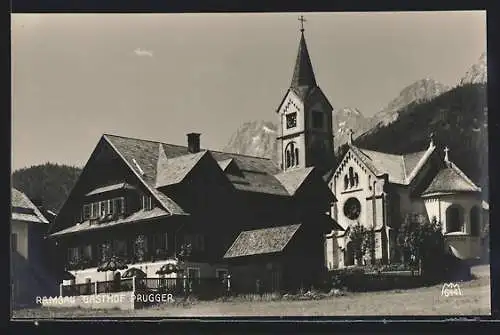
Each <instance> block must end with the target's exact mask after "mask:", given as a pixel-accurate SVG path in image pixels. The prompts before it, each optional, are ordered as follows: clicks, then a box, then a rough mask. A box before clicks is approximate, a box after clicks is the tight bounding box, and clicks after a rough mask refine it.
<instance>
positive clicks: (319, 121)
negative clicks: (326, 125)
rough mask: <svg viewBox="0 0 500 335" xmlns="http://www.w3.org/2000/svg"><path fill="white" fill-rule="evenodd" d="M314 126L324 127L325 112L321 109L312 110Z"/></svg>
mask: <svg viewBox="0 0 500 335" xmlns="http://www.w3.org/2000/svg"><path fill="white" fill-rule="evenodd" d="M312 126H313V128H323V113H321V112H319V111H313V112H312Z"/></svg>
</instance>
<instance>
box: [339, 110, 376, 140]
mask: <svg viewBox="0 0 500 335" xmlns="http://www.w3.org/2000/svg"><path fill="white" fill-rule="evenodd" d="M332 126H333V135H334V136H335V138H334V146H335V149H338V147H340V146H341V145H342V144H344V143H347V140H348V136H349V133H348V130H349V129H351V130H352V131H353V132H354V136H355V137H356V136H357V135H360V134H362V133H364V132H365V131H367V130H368V129H369V126H370V120H369V119H368V118H366V117H365V116H364V115H363V114H362V113H361V112H360V111H359V109H357V108H351V107H344V108H341V109H338V110H334V111H333V120H332Z"/></svg>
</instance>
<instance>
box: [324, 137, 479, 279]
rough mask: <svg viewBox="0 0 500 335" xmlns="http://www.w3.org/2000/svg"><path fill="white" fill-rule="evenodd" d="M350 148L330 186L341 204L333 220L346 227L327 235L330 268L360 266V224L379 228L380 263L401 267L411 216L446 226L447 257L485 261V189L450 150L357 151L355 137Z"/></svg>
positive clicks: (378, 252) (378, 256) (378, 248)
mask: <svg viewBox="0 0 500 335" xmlns="http://www.w3.org/2000/svg"><path fill="white" fill-rule="evenodd" d="M348 146H349V149H348V151H347V153H346V154H345V156H344V158H343V159H342V161H341V162H340V164H339V165H338V167H337V169H336V170H335V173H334V174H333V178H332V180H331V181H330V187H331V189H332V192H333V193H335V195H336V197H337V199H338V202H337V203H335V204H334V206H333V208H332V215H333V218H334V219H335V220H336V221H337V222H338V223H339V225H340V226H342V228H343V230H340V231H332V233H331V234H329V235H327V251H326V253H327V265H328V267H329V268H330V269H333V268H339V267H345V266H350V265H354V264H355V262H356V260H355V257H354V252H355V251H354V250H353V246H352V244H351V241H350V237H349V233H350V230H351V227H352V226H353V225H357V224H361V225H363V226H364V227H365V229H367V230H370V229H374V231H375V259H376V260H379V261H381V262H383V263H386V264H387V263H391V262H400V261H401V257H402V255H401V254H400V253H399V250H398V248H397V246H396V235H397V229H398V228H399V227H400V225H401V223H402V222H403V220H404V219H405V217H406V216H407V215H412V214H420V215H421V216H422V217H424V218H426V219H427V220H432V219H433V218H434V217H435V218H436V219H437V221H438V222H440V223H441V225H442V229H443V234H444V235H445V242H446V248H447V252H448V253H450V254H452V255H454V256H455V257H457V258H459V259H461V260H472V259H476V258H478V257H481V256H482V255H481V248H480V247H481V240H482V239H483V238H484V236H483V237H481V231H482V227H483V226H484V225H485V222H484V220H485V219H486V218H487V212H485V210H484V209H483V207H484V206H482V199H481V189H480V188H479V187H478V186H476V185H475V184H474V183H473V182H472V181H471V180H470V179H469V178H468V177H467V176H466V175H465V174H464V173H463V172H462V171H461V170H460V169H459V168H458V167H457V166H456V165H455V164H454V163H453V162H451V161H450V160H449V156H448V151H449V150H448V149H447V148H445V149H444V150H445V155H444V159H443V157H442V155H440V154H439V152H438V150H437V149H436V146H435V145H434V143H433V141H432V140H431V142H430V144H429V146H428V148H427V149H426V150H423V151H420V152H414V153H408V154H401V155H394V154H388V153H384V152H378V151H373V150H366V149H363V148H359V147H357V146H356V145H354V144H353V141H352V132H351V138H350V141H349V143H348ZM369 258H370V256H369V255H366V259H365V261H366V262H370V260H369Z"/></svg>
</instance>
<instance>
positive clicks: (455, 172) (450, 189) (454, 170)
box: [422, 162, 481, 197]
mask: <svg viewBox="0 0 500 335" xmlns="http://www.w3.org/2000/svg"><path fill="white" fill-rule="evenodd" d="M480 191H481V188H479V187H478V186H477V185H476V184H474V182H472V180H470V179H469V178H468V177H467V176H466V175H465V173H463V172H462V170H460V169H459V168H458V167H457V166H456V165H455V164H454V163H452V162H448V163H447V166H446V167H445V168H443V169H441V170H440V171H439V172H438V173H437V174H436V176H435V177H434V179H433V180H432V182H431V183H430V185H429V186H428V187H427V189H426V190H425V191H424V192H422V196H424V197H425V196H430V195H433V194H438V193H457V192H480Z"/></svg>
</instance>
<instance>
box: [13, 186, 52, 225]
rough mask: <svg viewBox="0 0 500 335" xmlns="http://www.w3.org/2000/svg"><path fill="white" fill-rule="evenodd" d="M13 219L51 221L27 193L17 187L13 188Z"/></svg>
mask: <svg viewBox="0 0 500 335" xmlns="http://www.w3.org/2000/svg"><path fill="white" fill-rule="evenodd" d="M11 196H12V199H11V207H12V216H11V218H12V220H18V221H27V222H35V223H49V221H48V220H47V219H46V218H45V216H43V214H42V212H40V210H39V209H38V208H37V207H36V206H35V204H33V202H31V200H30V199H29V198H28V197H27V196H26V194H24V193H22V192H21V191H18V190H16V189H15V188H12V189H11Z"/></svg>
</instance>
